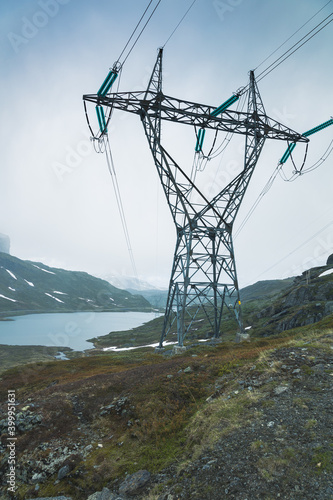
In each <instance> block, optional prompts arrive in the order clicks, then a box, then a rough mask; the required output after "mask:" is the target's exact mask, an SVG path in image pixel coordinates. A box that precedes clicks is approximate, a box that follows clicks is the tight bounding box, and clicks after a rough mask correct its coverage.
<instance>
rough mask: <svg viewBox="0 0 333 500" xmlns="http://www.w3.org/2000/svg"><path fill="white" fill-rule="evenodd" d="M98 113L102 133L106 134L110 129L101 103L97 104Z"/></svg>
mask: <svg viewBox="0 0 333 500" xmlns="http://www.w3.org/2000/svg"><path fill="white" fill-rule="evenodd" d="M96 114H97V119H98V124H99V129H100V131H101V134H105V133H106V132H107V131H108V129H107V127H106V121H105V114H104V109H103V108H102V106H99V105H97V106H96Z"/></svg>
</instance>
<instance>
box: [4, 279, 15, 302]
mask: <svg viewBox="0 0 333 500" xmlns="http://www.w3.org/2000/svg"><path fill="white" fill-rule="evenodd" d="M15 279H16V278H15ZM0 297H1V298H2V299H6V300H10V301H11V302H17V300H15V299H10V298H9V297H6V296H5V295H1V293H0Z"/></svg>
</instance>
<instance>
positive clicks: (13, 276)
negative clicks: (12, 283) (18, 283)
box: [6, 269, 17, 280]
mask: <svg viewBox="0 0 333 500" xmlns="http://www.w3.org/2000/svg"><path fill="white" fill-rule="evenodd" d="M6 271H7V273H9V274H10V275H11V277H12V278H14V279H15V280H17V278H16V276H15V274H13V273H12V272H11V271H9V269H6Z"/></svg>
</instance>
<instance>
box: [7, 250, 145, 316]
mask: <svg viewBox="0 0 333 500" xmlns="http://www.w3.org/2000/svg"><path fill="white" fill-rule="evenodd" d="M150 309H151V305H150V304H149V302H148V301H147V300H146V299H144V298H143V297H141V296H140V295H132V294H131V293H129V292H127V291H125V290H119V289H118V288H116V287H114V286H112V285H111V284H110V283H108V282H107V281H104V280H101V279H99V278H95V277H94V276H91V275H89V274H88V273H85V272H78V271H66V270H64V269H58V268H53V267H52V268H51V267H48V266H46V265H44V264H42V263H40V262H30V261H24V260H21V259H18V258H17V257H13V256H11V255H8V254H6V253H2V252H0V316H2V317H4V316H10V315H13V314H18V313H19V314H26V313H32V312H72V311H92V310H93V311H122V310H130V311H137V310H140V311H143V310H150Z"/></svg>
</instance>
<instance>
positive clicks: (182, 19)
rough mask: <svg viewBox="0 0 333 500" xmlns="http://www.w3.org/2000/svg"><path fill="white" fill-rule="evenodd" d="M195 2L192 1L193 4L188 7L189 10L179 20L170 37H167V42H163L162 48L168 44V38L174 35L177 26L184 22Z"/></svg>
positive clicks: (194, 0)
mask: <svg viewBox="0 0 333 500" xmlns="http://www.w3.org/2000/svg"><path fill="white" fill-rule="evenodd" d="M196 1H197V0H193V2H192V3H191V5H190V6H189V8H188V9H187V11H186V12H185V14H184V15H183V17H182V18H181V20H180V21H179V23H178V24H177V26H176V27H175V29H174V30H173V32H172V33H171V35H170V36H169V38H168V39H167V41H166V42H165V44H164V45H163V48H164V47H165V46H166V44H167V43H168V41H169V40H170V38H171V37H172V36H173V35H174V33H175V31H176V30H177V29H178V28H179V26H180V25H181V23H182V22H183V21H184V19H185V17H186V16H187V14H188V13H189V12H190V10H191V9H192V7H193V5H194V4H195V2H196Z"/></svg>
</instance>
